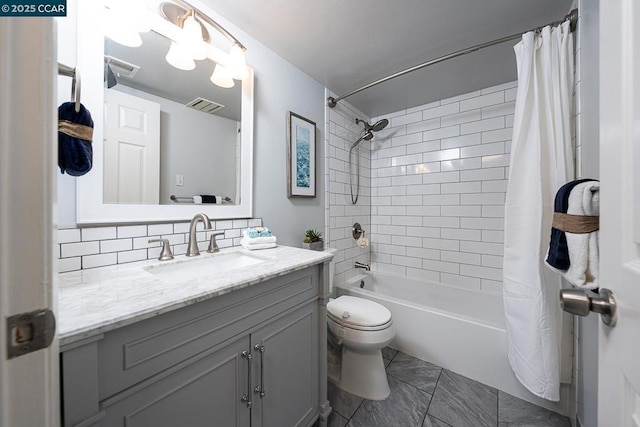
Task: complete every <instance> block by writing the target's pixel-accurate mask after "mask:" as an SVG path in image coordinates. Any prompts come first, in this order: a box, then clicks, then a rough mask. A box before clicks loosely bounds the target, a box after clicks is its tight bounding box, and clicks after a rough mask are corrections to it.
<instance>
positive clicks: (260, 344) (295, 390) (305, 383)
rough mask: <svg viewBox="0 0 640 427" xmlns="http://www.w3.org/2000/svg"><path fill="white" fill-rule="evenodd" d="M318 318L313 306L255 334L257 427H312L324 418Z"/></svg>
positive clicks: (304, 308)
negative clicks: (320, 410)
mask: <svg viewBox="0 0 640 427" xmlns="http://www.w3.org/2000/svg"><path fill="white" fill-rule="evenodd" d="M317 313H318V307H317V304H307V305H305V306H304V307H302V308H300V309H298V310H296V311H294V312H292V313H290V314H288V315H287V316H283V317H282V318H280V319H277V320H275V321H273V322H270V323H269V324H267V325H265V326H263V327H262V328H260V329H258V330H257V331H256V332H255V333H253V334H251V340H252V349H253V361H254V362H257V363H254V366H255V367H256V368H257V369H254V370H253V372H254V375H253V377H254V381H253V383H254V397H253V410H252V417H253V423H252V424H251V425H252V426H254V427H255V426H260V427H282V426H306V425H309V424H310V422H311V421H313V419H314V416H315V415H317V414H318V375H317V369H318V334H317V333H316V331H317V330H318V323H317V322H318V316H317Z"/></svg>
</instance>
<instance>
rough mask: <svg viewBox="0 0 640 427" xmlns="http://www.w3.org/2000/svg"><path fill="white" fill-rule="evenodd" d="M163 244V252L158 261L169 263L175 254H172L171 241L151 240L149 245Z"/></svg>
mask: <svg viewBox="0 0 640 427" xmlns="http://www.w3.org/2000/svg"><path fill="white" fill-rule="evenodd" d="M158 242H161V243H162V250H161V251H160V256H159V257H158V259H159V260H160V261H169V260H170V259H173V252H171V246H169V239H150V240H149V243H158Z"/></svg>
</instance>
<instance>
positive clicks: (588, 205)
mask: <svg viewBox="0 0 640 427" xmlns="http://www.w3.org/2000/svg"><path fill="white" fill-rule="evenodd" d="M599 190H600V183H599V182H598V181H588V182H585V183H582V184H578V185H576V186H575V187H574V188H573V189H572V190H571V193H570V194H569V208H568V209H567V214H570V215H587V216H599V215H600V191H599ZM565 234H566V237H567V247H568V249H569V259H570V260H571V266H570V267H569V269H568V270H567V271H565V272H562V274H563V275H564V277H565V278H566V279H567V280H568V281H569V282H571V284H573V285H574V286H577V287H579V288H583V289H596V288H598V287H599V286H600V283H599V280H598V279H599V278H600V253H599V248H598V246H599V245H598V240H599V232H598V231H593V232H591V233H585V234H574V233H569V232H567V233H565Z"/></svg>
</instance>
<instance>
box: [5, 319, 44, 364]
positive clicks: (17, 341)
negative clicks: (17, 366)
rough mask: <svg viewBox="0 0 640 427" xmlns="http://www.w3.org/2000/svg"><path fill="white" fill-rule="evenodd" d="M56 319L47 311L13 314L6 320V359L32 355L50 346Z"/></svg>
mask: <svg viewBox="0 0 640 427" xmlns="http://www.w3.org/2000/svg"><path fill="white" fill-rule="evenodd" d="M55 332H56V318H55V316H54V315H53V312H52V311H51V310H49V309H44V310H36V311H32V312H30V313H21V314H15V315H13V316H10V317H8V318H7V358H8V359H13V358H15V357H18V356H22V355H25V354H29V353H32V352H34V351H37V350H40V349H43V348H47V347H49V346H50V345H51V342H52V341H53V337H54V335H55Z"/></svg>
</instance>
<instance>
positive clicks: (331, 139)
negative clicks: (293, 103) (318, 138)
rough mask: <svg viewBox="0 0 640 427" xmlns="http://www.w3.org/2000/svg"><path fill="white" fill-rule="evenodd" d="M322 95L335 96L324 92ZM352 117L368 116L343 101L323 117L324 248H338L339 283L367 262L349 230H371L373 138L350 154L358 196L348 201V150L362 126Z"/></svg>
mask: <svg viewBox="0 0 640 427" xmlns="http://www.w3.org/2000/svg"><path fill="white" fill-rule="evenodd" d="M326 96H327V97H328V96H335V95H334V94H332V93H331V92H328V91H327V92H326ZM356 118H359V119H362V120H366V121H369V117H368V116H366V115H365V114H363V113H362V112H361V111H358V110H357V109H356V108H354V107H353V106H351V105H350V104H348V103H347V102H345V101H341V102H340V103H338V105H337V106H336V107H335V108H329V107H327V109H326V116H325V135H326V139H325V152H326V153H327V167H326V169H325V171H326V176H325V180H326V181H325V183H326V185H325V188H326V189H327V190H326V194H325V197H326V200H325V206H326V211H325V238H326V239H325V240H326V243H327V245H328V246H330V247H333V248H336V249H338V252H337V253H336V256H335V259H334V261H335V263H336V271H335V276H334V280H335V282H336V283H341V282H343V281H345V280H347V279H349V278H350V277H352V276H353V275H354V274H356V271H355V269H354V263H355V261H360V262H367V263H368V262H370V257H369V247H367V248H360V247H359V246H357V245H356V241H355V240H354V239H353V237H352V233H351V228H352V227H353V224H354V223H356V222H358V223H359V224H360V225H361V226H362V228H363V229H364V230H365V233H366V234H365V236H367V237H368V236H369V233H370V229H371V220H370V218H371V167H370V166H371V150H370V147H371V146H373V145H375V144H377V138H378V137H375V138H374V139H373V140H372V141H371V142H369V141H362V143H361V144H360V145H359V146H358V148H356V149H355V150H354V151H353V155H352V167H353V177H352V179H353V187H354V196H355V185H356V177H355V172H356V155H357V156H359V161H360V178H359V179H360V194H359V197H358V201H357V203H356V204H355V205H354V204H353V203H352V202H351V192H350V183H349V148H350V147H351V145H352V144H353V143H354V142H355V141H357V139H358V138H359V137H360V134H361V131H362V129H363V128H362V126H360V125H358V124H356Z"/></svg>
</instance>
